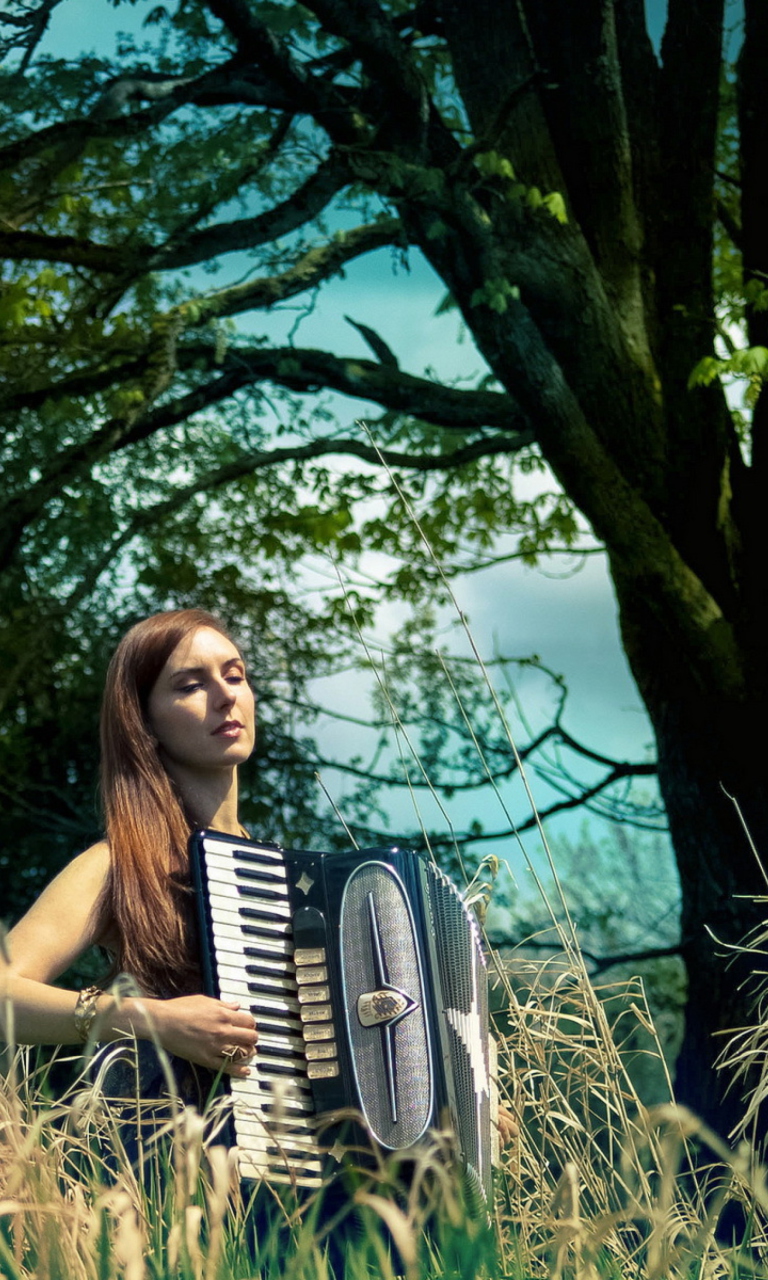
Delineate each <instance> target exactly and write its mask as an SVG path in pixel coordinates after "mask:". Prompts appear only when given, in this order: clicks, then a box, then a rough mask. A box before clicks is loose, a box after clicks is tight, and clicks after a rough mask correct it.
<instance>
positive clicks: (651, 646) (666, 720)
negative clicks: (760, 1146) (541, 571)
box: [615, 571, 768, 1135]
mask: <svg viewBox="0 0 768 1280" xmlns="http://www.w3.org/2000/svg"><path fill="white" fill-rule="evenodd" d="M615 581H616V585H617V594H618V599H619V608H620V617H621V625H622V633H623V638H624V644H625V648H626V652H627V655H628V658H629V661H630V664H631V667H632V671H633V674H634V676H635V678H636V680H637V683H638V686H639V688H640V691H641V693H642V695H643V698H644V701H645V704H646V706H647V708H648V712H649V714H650V717H651V721H652V723H653V727H654V731H655V735H656V742H657V748H658V762H659V783H660V786H661V791H662V795H663V797H664V802H665V805H666V809H667V814H668V818H669V827H670V834H671V837H672V842H673V846H674V850H675V855H676V860H677V866H678V871H679V875H680V884H681V890H682V913H681V922H680V926H681V938H682V955H683V959H684V962H685V966H686V971H687V975H688V1001H687V1006H686V1023H685V1037H684V1041H683V1045H682V1049H681V1052H680V1055H679V1058H678V1062H677V1070H676V1092H677V1096H678V1099H679V1100H680V1101H682V1102H686V1103H688V1104H689V1105H690V1106H691V1107H693V1108H694V1109H695V1111H696V1112H697V1113H698V1114H699V1115H701V1116H702V1118H703V1119H705V1120H706V1121H707V1122H708V1123H709V1124H710V1125H712V1127H713V1128H714V1129H715V1130H716V1131H718V1132H720V1133H721V1134H723V1135H726V1134H727V1133H729V1132H730V1131H731V1130H732V1129H733V1128H734V1126H736V1125H737V1124H738V1122H739V1120H740V1119H741V1118H742V1117H743V1114H744V1106H743V1103H742V1100H741V1099H742V1095H743V1094H744V1093H745V1092H749V1091H750V1089H752V1088H753V1087H754V1083H755V1081H754V1075H753V1074H752V1073H751V1074H750V1075H749V1076H748V1077H747V1078H746V1079H745V1080H743V1081H742V1082H741V1083H740V1085H739V1086H738V1087H733V1082H732V1076H731V1073H730V1071H728V1070H723V1071H717V1070H713V1063H714V1062H715V1060H716V1059H717V1058H718V1057H719V1056H720V1055H721V1054H722V1053H723V1051H724V1050H725V1048H726V1046H727V1044H728V1040H729V1036H730V1033H731V1032H732V1031H734V1030H736V1029H739V1028H742V1027H745V1026H752V1025H754V1021H755V1016H756V1011H755V996H756V983H755V980H754V975H753V970H754V967H755V962H754V957H753V956H750V955H749V954H748V953H745V952H743V951H742V950H741V949H740V948H741V944H742V943H743V942H744V941H745V940H746V937H747V935H748V934H749V933H750V931H752V930H753V929H755V928H756V927H758V926H759V925H760V924H761V923H762V922H763V920H764V919H765V904H764V902H761V901H760V898H761V897H764V895H765V893H766V880H765V877H764V874H763V871H762V868H761V866H760V865H759V862H758V859H757V857H756V856H755V852H754V851H753V848H752V843H754V845H755V846H756V847H757V850H758V851H762V850H765V849H767V848H768V778H767V777H766V766H765V756H764V754H763V752H762V751H761V749H760V743H761V738H762V734H763V731H764V725H765V715H766V710H767V709H768V708H767V707H766V698H765V695H764V690H763V687H762V686H763V682H764V675H761V676H760V677H756V679H755V683H754V686H753V687H752V690H751V693H750V689H749V687H748V688H747V697H746V698H733V697H730V698H729V697H728V696H725V695H724V694H723V693H722V692H720V691H718V690H717V689H715V688H713V687H712V683H711V682H710V681H705V682H701V681H700V680H699V679H697V672H696V671H695V670H694V669H693V668H692V666H691V665H690V664H689V663H688V662H687V661H686V656H685V654H684V652H683V651H682V649H681V648H679V647H677V646H676V645H675V644H674V643H673V640H672V637H671V636H670V634H669V632H668V631H667V630H666V629H665V628H663V627H661V626H659V623H658V619H657V617H656V616H655V615H654V612H653V610H652V608H649V607H648V602H646V601H644V600H642V599H641V598H640V597H639V596H638V593H637V591H636V589H635V588H634V586H633V583H632V581H631V580H626V579H625V578H624V576H623V575H622V573H621V572H620V571H618V572H617V573H616V574H615ZM742 819H743V821H742ZM745 825H746V827H747V828H748V831H749V835H747V832H746V831H745ZM750 837H751V839H750Z"/></svg>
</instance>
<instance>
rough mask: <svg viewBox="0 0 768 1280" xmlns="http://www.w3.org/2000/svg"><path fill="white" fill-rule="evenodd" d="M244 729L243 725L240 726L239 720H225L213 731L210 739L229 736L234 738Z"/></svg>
mask: <svg viewBox="0 0 768 1280" xmlns="http://www.w3.org/2000/svg"><path fill="white" fill-rule="evenodd" d="M244 728H245V725H243V724H241V723H240V721H239V720H225V721H224V724H220V725H219V727H218V729H214V730H213V732H212V734H211V737H213V738H216V737H219V736H223V737H229V736H230V735H232V737H235V736H236V734H238V733H239V732H240V730H241V729H244Z"/></svg>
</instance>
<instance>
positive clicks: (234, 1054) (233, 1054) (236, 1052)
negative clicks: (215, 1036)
mask: <svg viewBox="0 0 768 1280" xmlns="http://www.w3.org/2000/svg"><path fill="white" fill-rule="evenodd" d="M221 1056H222V1058H224V1059H225V1061H227V1062H245V1061H246V1059H247V1058H250V1057H251V1056H252V1055H251V1053H250V1051H249V1050H248V1049H245V1048H244V1047H243V1045H241V1044H238V1045H233V1046H232V1047H231V1049H222V1051H221Z"/></svg>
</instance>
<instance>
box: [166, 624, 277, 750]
mask: <svg viewBox="0 0 768 1280" xmlns="http://www.w3.org/2000/svg"><path fill="white" fill-rule="evenodd" d="M147 711H148V720H149V729H150V732H151V733H152V734H153V735H154V737H155V738H156V739H157V741H158V744H159V750H160V757H161V759H162V761H163V763H164V764H165V766H166V768H168V769H169V772H170V773H171V774H174V775H175V774H176V773H177V772H178V770H179V769H181V770H188V771H192V772H194V773H200V772H209V771H210V770H212V769H214V770H215V769H220V768H222V767H231V766H232V765H237V764H242V763H243V761H244V760H247V759H248V757H249V755H250V754H251V752H252V751H253V745H254V740H255V733H256V724H255V721H256V716H255V705H254V697H253V691H252V689H251V687H250V685H249V684H248V681H247V680H246V676H245V664H244V662H243V659H242V657H241V656H240V653H239V652H238V650H237V649H236V648H235V646H234V645H233V644H232V641H231V640H228V639H227V637H226V636H223V635H222V634H221V632H220V631H215V630H214V629H213V628H212V627H199V628H198V630H197V631H194V632H192V634H191V635H189V636H187V637H186V639H184V640H182V641H181V643H180V644H178V645H177V646H176V648H175V649H174V651H173V653H172V654H171V656H170V658H169V659H168V661H167V662H166V664H165V666H164V667H163V669H162V671H161V672H160V675H159V676H158V677H157V680H156V681H155V684H154V687H153V689H152V692H151V693H150V695H149V701H148V703H147Z"/></svg>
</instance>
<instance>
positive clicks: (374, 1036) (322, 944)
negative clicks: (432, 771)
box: [190, 831, 492, 1204]
mask: <svg viewBox="0 0 768 1280" xmlns="http://www.w3.org/2000/svg"><path fill="white" fill-rule="evenodd" d="M190 855H191V862H192V871H193V877H194V883H195V888H196V890H197V902H198V908H199V920H200V926H201V939H202V960H203V970H204V978H205V987H206V991H207V993H208V994H210V995H216V996H219V997H220V998H222V999H226V1000H238V1001H240V1003H241V1006H242V1007H243V1008H249V1009H251V1010H252V1012H253V1014H254V1016H255V1018H256V1020H257V1023H258V1028H259V1041H258V1045H257V1051H256V1056H255V1059H254V1060H253V1062H252V1063H251V1074H250V1076H249V1077H248V1078H247V1079H243V1080H239V1079H235V1078H230V1089H231V1093H232V1098H233V1125H234V1141H235V1143H236V1146H237V1149H238V1156H239V1163H240V1172H241V1175H242V1176H243V1177H246V1178H249V1177H250V1178H265V1179H267V1180H269V1181H272V1182H277V1183H280V1182H288V1183H292V1184H294V1185H297V1186H301V1187H318V1186H320V1185H322V1184H323V1183H324V1182H325V1181H327V1180H328V1179H329V1177H330V1176H331V1175H332V1173H333V1171H334V1162H335V1161H338V1160H339V1158H340V1157H341V1153H342V1150H343V1143H342V1140H341V1138H340V1137H339V1136H336V1137H335V1136H334V1129H333V1126H332V1124H331V1126H330V1127H329V1126H328V1123H327V1118H328V1117H329V1116H333V1115H334V1114H335V1113H339V1112H348V1111H349V1109H352V1110H353V1111H354V1112H355V1113H356V1114H357V1115H358V1116H359V1122H360V1133H359V1136H360V1137H361V1138H363V1137H364V1140H365V1141H366V1142H368V1143H372V1144H374V1146H376V1147H378V1148H379V1149H380V1150H381V1151H383V1152H397V1153H398V1154H399V1155H401V1156H403V1157H405V1158H406V1159H407V1158H409V1157H410V1155H411V1154H415V1152H416V1151H417V1150H418V1147H419V1144H420V1143H422V1142H424V1141H425V1140H427V1137H428V1134H429V1132H430V1130H436V1129H440V1130H445V1129H446V1128H448V1129H450V1131H451V1132H452V1134H453V1135H454V1137H455V1146H456V1152H457V1155H458V1159H459V1161H460V1164H461V1167H462V1169H463V1170H464V1173H465V1175H466V1178H467V1180H468V1188H469V1190H470V1192H471V1193H473V1194H474V1193H478V1194H479V1195H481V1196H482V1199H483V1200H484V1201H485V1202H486V1204H488V1203H489V1201H490V1194H491V1090H492V1081H491V1068H490V1062H489V1052H490V1042H489V1032H488V991H487V974H486V965H485V958H484V956H483V950H482V946H481V943H480V937H479V931H478V929H477V925H476V923H475V920H474V917H473V916H472V915H471V914H470V912H469V911H468V910H467V909H466V907H465V906H464V904H463V902H462V900H461V898H460V897H459V894H458V893H457V892H456V890H455V888H454V887H453V885H452V884H451V882H450V881H449V880H448V878H447V877H446V876H445V875H444V874H443V872H441V871H440V870H439V869H438V868H437V867H435V866H434V865H433V864H432V863H431V862H429V861H428V860H426V859H425V858H423V857H422V856H420V855H419V854H416V853H414V852H412V851H410V850H405V849H400V848H397V847H393V848H380V849H378V848H377V849H362V850H358V851H356V852H354V853H316V852H303V851H299V850H292V849H281V848H280V847H279V846H277V845H271V844H267V843H260V842H258V841H249V840H239V839H235V838H234V837H232V836H226V835H222V834H221V833H219V832H216V831H198V832H196V833H195V834H194V835H193V836H192V839H191V843H190ZM340 1133H341V1130H339V1134H340ZM348 1141H349V1130H348V1129H345V1131H344V1142H348Z"/></svg>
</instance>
